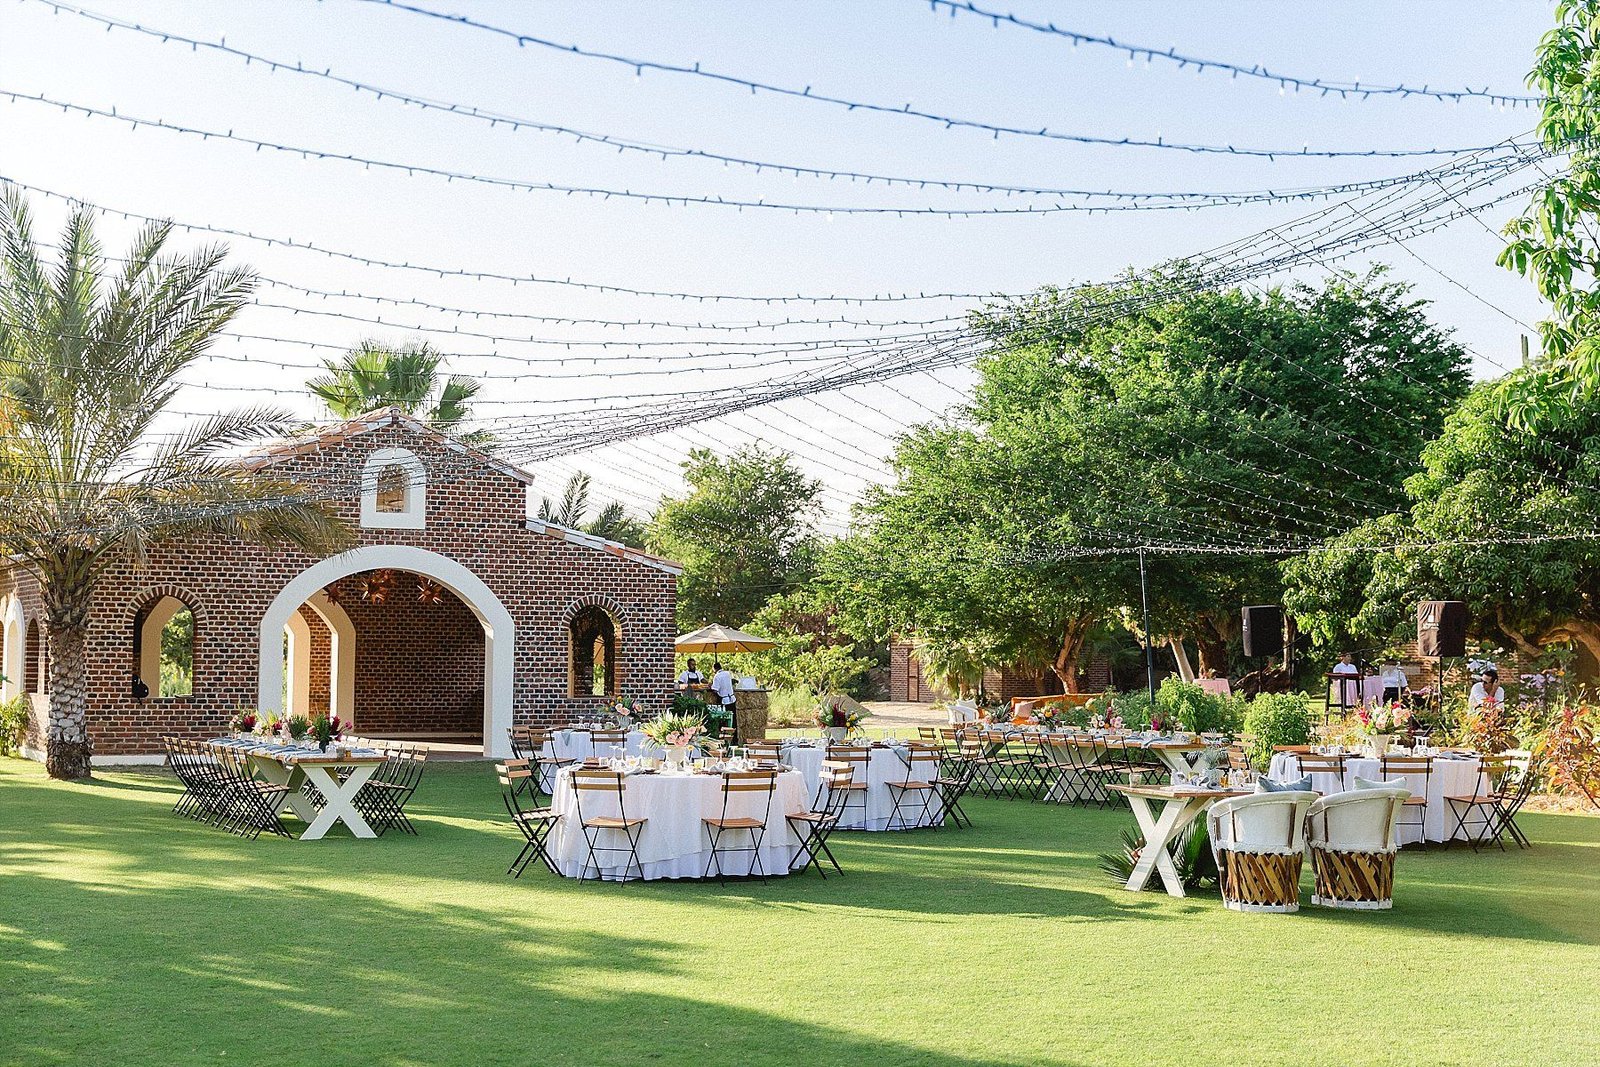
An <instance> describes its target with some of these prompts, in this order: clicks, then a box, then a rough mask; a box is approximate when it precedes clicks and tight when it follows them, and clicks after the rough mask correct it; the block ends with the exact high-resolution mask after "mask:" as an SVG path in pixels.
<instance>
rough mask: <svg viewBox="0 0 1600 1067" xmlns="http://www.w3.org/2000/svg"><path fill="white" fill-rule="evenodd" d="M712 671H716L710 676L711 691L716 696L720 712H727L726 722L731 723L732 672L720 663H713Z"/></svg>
mask: <svg viewBox="0 0 1600 1067" xmlns="http://www.w3.org/2000/svg"><path fill="white" fill-rule="evenodd" d="M712 670H714V671H716V673H715V674H713V675H712V676H711V691H712V692H713V693H715V694H716V695H717V701H718V703H720V704H721V705H722V710H723V711H725V712H727V714H728V721H729V722H732V721H733V704H734V695H733V672H732V671H730V670H729V669H728V668H726V667H724V666H723V665H722V664H721V663H713V664H712Z"/></svg>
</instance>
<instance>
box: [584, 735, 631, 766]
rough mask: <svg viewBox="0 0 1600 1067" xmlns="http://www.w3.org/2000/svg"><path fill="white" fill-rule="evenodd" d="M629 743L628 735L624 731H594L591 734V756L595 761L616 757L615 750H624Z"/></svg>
mask: <svg viewBox="0 0 1600 1067" xmlns="http://www.w3.org/2000/svg"><path fill="white" fill-rule="evenodd" d="M627 743H628V734H627V732H626V731H624V730H592V731H590V733H589V754H590V755H591V756H593V757H594V758H595V759H609V758H610V757H611V756H613V755H615V751H614V750H615V749H618V748H623V747H625V746H626V745H627Z"/></svg>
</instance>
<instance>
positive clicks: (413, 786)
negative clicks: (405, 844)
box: [355, 746, 428, 837]
mask: <svg viewBox="0 0 1600 1067" xmlns="http://www.w3.org/2000/svg"><path fill="white" fill-rule="evenodd" d="M427 760H428V752H427V749H423V748H410V747H404V746H400V747H396V748H392V749H390V750H388V751H387V752H385V753H384V760H383V762H382V763H381V764H379V765H378V769H377V770H376V771H374V772H373V774H372V777H371V778H368V779H367V781H366V784H365V785H363V786H362V787H361V791H360V792H359V793H357V794H356V799H355V805H356V809H357V810H358V811H360V812H361V814H362V815H363V816H364V817H365V818H366V820H367V822H368V824H370V825H371V826H372V828H373V829H374V830H376V831H377V832H378V835H379V836H380V837H381V836H382V835H383V834H384V833H385V832H387V831H388V830H389V829H390V828H391V827H394V828H398V829H399V830H401V831H403V832H404V833H408V834H410V835H412V836H413V837H415V836H416V833H417V828H416V827H415V826H413V825H412V823H411V820H410V819H408V818H406V804H408V803H409V802H410V801H411V797H412V795H413V794H415V793H416V791H417V786H418V785H419V784H420V783H421V782H422V772H423V769H424V768H425V766H426V764H427Z"/></svg>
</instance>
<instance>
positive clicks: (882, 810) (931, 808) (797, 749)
mask: <svg viewBox="0 0 1600 1067" xmlns="http://www.w3.org/2000/svg"><path fill="white" fill-rule="evenodd" d="M909 751H910V750H909V749H907V748H905V747H903V746H896V745H884V744H874V745H873V746H872V748H871V752H870V754H869V755H868V757H867V789H866V803H865V804H857V803H854V802H852V803H851V804H850V805H849V806H848V807H846V808H845V809H844V813H843V814H842V815H841V816H840V819H839V827H838V828H839V829H841V830H887V829H888V828H889V826H890V824H891V823H893V825H894V827H895V829H897V830H900V829H906V830H911V829H916V828H917V827H921V826H939V825H942V824H943V822H944V804H943V801H942V800H941V799H940V796H939V791H938V789H937V788H935V789H933V790H899V789H891V788H890V787H889V785H888V784H887V783H889V782H904V781H916V782H926V781H928V778H929V774H930V772H931V770H932V768H933V766H934V764H932V763H930V762H922V761H917V760H912V759H910V758H908V756H907V753H908V752H909ZM781 756H782V759H783V762H785V763H787V764H789V765H790V766H792V767H794V769H795V770H797V771H799V772H800V774H801V775H803V776H804V778H805V788H806V796H807V797H808V798H813V799H814V798H815V797H816V796H817V788H818V786H819V784H820V783H821V781H822V764H823V761H824V760H826V759H827V758H828V751H827V745H826V744H825V743H822V742H817V743H806V742H804V741H785V742H784V743H783V748H782V750H781ZM856 773H857V774H860V773H861V772H860V768H859V766H858V767H857V768H856ZM923 793H930V794H931V795H930V796H929V797H928V798H927V799H928V803H927V810H926V811H924V810H923V797H922V795H921V794H923ZM897 799H898V801H899V803H900V814H899V815H898V816H896V815H895V802H896V800H897Z"/></svg>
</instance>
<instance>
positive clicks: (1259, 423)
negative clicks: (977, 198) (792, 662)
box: [840, 264, 1466, 689]
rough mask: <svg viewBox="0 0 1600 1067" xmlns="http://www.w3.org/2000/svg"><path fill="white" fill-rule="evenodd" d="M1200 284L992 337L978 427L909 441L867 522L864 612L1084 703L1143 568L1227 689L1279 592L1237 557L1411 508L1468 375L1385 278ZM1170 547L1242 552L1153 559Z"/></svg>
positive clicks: (1101, 303) (1163, 609)
mask: <svg viewBox="0 0 1600 1067" xmlns="http://www.w3.org/2000/svg"><path fill="white" fill-rule="evenodd" d="M1201 284H1203V279H1201V278H1199V277H1198V275H1197V274H1196V273H1195V272H1194V271H1193V270H1192V269H1191V268H1188V267H1186V266H1184V265H1182V264H1180V265H1177V266H1175V267H1173V268H1171V269H1169V270H1167V271H1163V272H1159V273H1157V274H1155V275H1152V276H1149V277H1140V278H1131V279H1129V280H1127V281H1125V282H1123V283H1121V284H1119V285H1116V286H1111V287H1105V288H1099V289H1090V290H1076V291H1073V292H1070V293H1067V292H1061V291H1057V290H1044V291H1041V292H1040V293H1037V294H1035V295H1034V296H1032V297H1030V298H1028V299H1026V300H1024V301H1021V302H1018V303H1015V304H1011V305H1007V306H1005V307H1001V308H996V309H992V310H991V311H990V312H988V313H987V314H986V315H984V316H983V317H982V318H981V319H980V321H979V326H980V327H981V328H983V329H985V330H987V331H988V334H989V336H990V337H991V339H992V350H991V352H990V354H989V355H988V356H987V357H986V358H985V359H984V361H983V362H982V363H981V365H980V379H979V382H978V384H977V387H976V390H975V395H974V399H973V401H972V403H971V404H970V406H969V407H968V408H967V409H966V410H965V411H964V412H962V413H961V414H962V416H963V418H961V420H960V421H958V423H957V424H955V425H950V426H945V425H938V424H936V425H933V426H929V427H924V428H922V429H920V430H918V431H916V432H914V433H912V434H910V435H908V436H907V437H906V438H905V439H904V440H903V442H902V443H901V445H900V447H899V450H898V452H897V453H896V456H895V460H894V463H895V470H896V475H897V483H896V485H895V486H894V487H893V488H892V489H889V490H885V491H883V492H880V493H876V494H874V495H872V496H869V498H868V500H867V502H866V505H865V507H864V509H863V511H862V514H861V516H860V525H861V533H860V536H859V538H858V540H859V542H860V543H859V547H858V549H857V551H856V559H857V562H858V565H857V566H856V567H855V568H854V572H853V574H851V575H849V576H846V577H847V578H848V579H853V580H854V583H855V587H856V588H858V589H859V590H861V592H860V595H858V596H855V597H853V598H851V599H850V601H849V603H850V605H851V610H852V612H853V613H859V614H860V615H861V616H862V618H863V621H865V622H870V623H872V624H876V625H878V626H882V627H887V628H888V629H889V630H890V631H892V632H901V633H908V634H910V633H914V634H915V635H916V637H917V638H918V640H919V641H921V642H922V643H923V644H924V645H925V646H927V647H928V648H929V649H930V650H931V651H933V652H934V653H935V654H939V653H940V652H941V650H943V649H950V650H958V649H962V648H965V649H968V650H978V651H980V652H981V654H982V656H983V657H984V659H985V660H986V662H988V663H989V664H991V665H992V664H995V663H1003V662H1014V663H1019V664H1022V665H1024V666H1031V667H1039V668H1045V667H1047V668H1049V669H1051V670H1053V671H1055V673H1056V674H1057V675H1058V676H1059V677H1060V678H1061V680H1062V682H1063V684H1064V685H1066V686H1067V687H1068V688H1069V689H1072V688H1075V686H1076V684H1077V680H1076V677H1075V674H1076V672H1075V667H1076V665H1077V663H1078V660H1079V658H1080V655H1081V652H1082V649H1083V645H1084V641H1085V639H1086V638H1087V636H1088V634H1089V633H1090V632H1091V630H1092V627H1093V626H1094V625H1095V623H1096V622H1098V621H1099V620H1102V619H1105V618H1107V617H1110V616H1112V615H1114V614H1115V615H1120V616H1121V617H1123V618H1124V619H1125V620H1128V621H1130V622H1133V621H1135V620H1137V619H1138V614H1139V613H1138V612H1137V611H1136V610H1125V609H1136V608H1137V607H1138V605H1139V580H1138V567H1137V562H1136V560H1134V559H1132V558H1131V556H1130V550H1131V549H1133V548H1136V547H1137V546H1140V545H1146V546H1155V547H1154V548H1153V549H1152V551H1151V552H1150V554H1149V556H1148V560H1147V563H1148V568H1147V570H1148V573H1149V589H1150V594H1151V609H1152V626H1153V628H1154V629H1155V633H1156V636H1157V637H1158V638H1159V637H1161V636H1163V635H1166V634H1177V635H1184V636H1188V637H1191V638H1193V639H1194V640H1195V641H1196V643H1197V645H1198V650H1199V660H1200V662H1199V666H1200V668H1201V669H1202V670H1215V671H1217V672H1218V673H1219V674H1224V675H1225V674H1227V673H1228V671H1229V667H1230V649H1231V647H1232V646H1234V645H1235V643H1236V642H1237V640H1238V637H1239V621H1238V619H1239V617H1238V607H1239V605H1240V604H1242V603H1265V602H1272V601H1275V600H1277V599H1278V595H1279V592H1280V577H1279V573H1278V567H1277V565H1276V563H1275V562H1274V561H1273V559H1272V558H1271V557H1270V556H1264V555H1257V554H1248V553H1240V552H1237V551H1231V550H1232V549H1237V548H1241V547H1243V548H1252V547H1261V546H1267V547H1273V546H1282V545H1286V544H1301V543H1307V542H1313V541H1319V540H1321V539H1322V538H1324V537H1326V536H1328V535H1329V534H1331V533H1336V532H1338V525H1337V524H1339V523H1340V522H1343V521H1345V520H1344V519H1343V515H1344V514H1351V515H1352V518H1351V519H1350V520H1349V521H1350V522H1353V521H1354V515H1355V514H1356V509H1357V507H1358V506H1359V507H1360V508H1367V507H1373V506H1376V507H1378V508H1383V507H1394V506H1396V505H1397V504H1398V502H1399V501H1401V500H1402V499H1403V498H1404V493H1403V490H1402V483H1403V481H1404V479H1405V478H1406V477H1407V476H1408V475H1410V474H1411V473H1413V472H1414V471H1415V470H1416V469H1417V463H1418V459H1417V457H1418V454H1419V453H1420V451H1421V449H1422V446H1423V444H1424V443H1425V442H1426V441H1427V440H1428V439H1429V438H1431V437H1432V436H1433V435H1434V434H1435V433H1436V432H1437V430H1438V427H1439V426H1440V424H1441V422H1442V419H1443V416H1444V412H1445V411H1447V410H1448V409H1449V407H1450V406H1451V405H1452V404H1453V403H1454V401H1455V399H1456V398H1457V397H1459V396H1460V395H1461V394H1462V392H1463V391H1464V390H1465V388H1466V373H1465V358H1464V354H1463V353H1462V351H1461V349H1460V348H1459V347H1458V346H1456V345H1455V344H1453V343H1452V342H1450V341H1449V339H1448V338H1447V337H1445V336H1444V335H1443V334H1441V333H1440V332H1439V331H1438V330H1437V329H1436V328H1434V327H1433V326H1432V325H1430V324H1429V323H1428V322H1427V320H1426V318H1425V317H1424V315H1423V306H1422V304H1421V303H1420V302H1418V301H1416V300H1414V299H1412V297H1411V296H1410V294H1409V291H1408V290H1407V289H1406V288H1405V287H1404V286H1402V285H1399V284H1395V283H1391V282H1386V281H1384V280H1383V279H1382V277H1381V276H1377V275H1373V276H1368V277H1366V278H1348V277H1341V278H1339V279H1336V280H1334V281H1332V282H1330V283H1329V284H1327V285H1326V286H1324V287H1322V288H1320V289H1311V288H1307V287H1295V288H1291V289H1275V290H1272V291H1269V292H1266V293H1260V294H1252V293H1245V292H1242V291H1238V290H1232V291H1226V292H1208V291H1203V290H1201V289H1200V285H1201ZM1172 294H1179V295H1172ZM1108 307H1111V308H1118V309H1128V310H1126V311H1125V312H1123V313H1120V314H1117V315H1114V316H1108V315H1107V314H1106V312H1105V309H1106V308H1108ZM1374 406H1376V407H1377V408H1378V409H1379V410H1380V411H1382V412H1383V414H1382V417H1381V418H1375V417H1374ZM1357 479H1359V481H1357ZM1174 543H1175V544H1177V545H1180V546H1184V547H1186V548H1187V547H1192V546H1196V545H1199V546H1202V547H1203V546H1205V545H1218V546H1219V547H1221V548H1223V549H1228V550H1230V551H1219V552H1217V553H1206V552H1203V551H1200V552H1194V551H1184V552H1182V553H1174V552H1170V551H1163V550H1162V549H1161V547H1160V546H1162V545H1169V544H1174ZM849 585H850V582H849V581H844V582H841V583H840V587H841V588H847V587H849Z"/></svg>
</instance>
